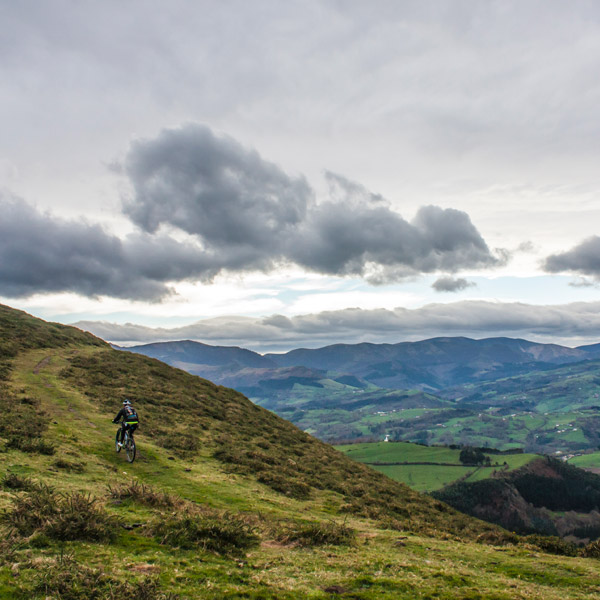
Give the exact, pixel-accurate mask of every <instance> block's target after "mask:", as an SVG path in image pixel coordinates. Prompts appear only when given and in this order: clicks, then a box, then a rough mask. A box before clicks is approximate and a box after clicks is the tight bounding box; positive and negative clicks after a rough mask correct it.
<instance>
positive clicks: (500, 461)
mask: <svg viewBox="0 0 600 600" xmlns="http://www.w3.org/2000/svg"><path fill="white" fill-rule="evenodd" d="M336 448H337V449H338V450H340V451H341V452H343V453H344V454H346V455H347V456H349V457H350V458H352V459H354V460H356V461H358V462H362V463H365V464H368V465H370V466H371V467H372V468H374V469H376V470H377V471H379V472H380V473H384V474H385V475H387V476H388V477H391V478H392V479H394V480H396V481H401V482H402V483H405V484H407V485H409V486H410V487H412V488H413V489H415V490H417V491H420V492H432V491H434V490H438V489H440V488H442V487H444V486H445V485H448V484H450V483H453V482H455V481H457V480H459V479H463V480H465V481H479V480H480V479H486V478H488V477H490V476H491V475H492V474H493V473H494V472H495V471H497V470H500V469H503V470H513V469H518V468H519V467H522V466H523V465H526V464H527V463H528V462H530V461H531V460H533V459H534V458H536V457H537V455H536V454H489V455H488V456H489V457H490V461H491V463H492V466H491V467H472V466H463V465H462V464H461V462H460V459H459V455H460V450H457V449H452V448H447V447H437V446H421V445H419V444H411V443H409V442H376V443H370V444H368V443H367V444H348V445H342V446H336ZM599 456H600V455H599ZM377 463H379V464H377ZM382 463H387V464H382ZM390 463H392V464H390ZM401 463H430V464H401Z"/></svg>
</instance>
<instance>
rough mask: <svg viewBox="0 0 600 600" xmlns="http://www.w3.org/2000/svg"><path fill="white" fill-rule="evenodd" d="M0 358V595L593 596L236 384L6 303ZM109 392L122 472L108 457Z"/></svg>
mask: <svg viewBox="0 0 600 600" xmlns="http://www.w3.org/2000/svg"><path fill="white" fill-rule="evenodd" d="M0 353H1V354H0V356H1V360H2V366H3V369H2V381H1V382H0V405H1V406H0V409H1V410H0V442H1V445H0V450H1V451H0V508H1V509H2V513H1V518H0V528H1V531H0V533H1V535H2V537H1V541H0V597H2V598H7V599H10V598H15V599H17V598H25V597H26V598H31V599H37V598H40V599H42V598H55V599H58V598H62V599H69V600H72V599H84V598H85V599H86V600H87V599H92V600H93V599H109V598H110V599H116V598H123V599H125V600H128V599H138V600H161V599H162V600H166V599H169V600H174V599H175V598H214V599H220V598H257V599H258V598H263V599H266V598H273V599H275V598H277V599H286V598H323V599H324V598H338V597H340V598H344V597H346V598H364V599H368V598H384V599H385V598H431V597H436V598H447V599H450V598H452V599H454V598H463V599H467V598H490V599H492V598H495V599H508V598H516V597H519V598H532V599H533V598H541V597H544V598H547V599H550V600H551V599H558V598H561V599H565V598H589V597H592V596H593V595H594V594H596V593H597V592H598V591H599V587H598V583H597V581H598V574H599V572H600V567H599V564H600V563H598V561H597V560H596V559H595V558H588V557H581V556H578V557H576V558H575V557H570V556H557V555H554V554H547V553H546V552H545V551H544V550H543V549H544V548H545V549H546V550H548V549H550V548H553V549H554V550H555V551H556V550H557V548H556V547H555V546H551V545H550V544H549V542H546V541H544V540H542V539H541V538H540V539H537V538H536V539H534V538H528V539H523V538H518V537H516V536H511V535H509V534H507V533H504V532H502V530H500V529H498V528H496V527H494V526H491V525H488V524H485V523H483V522H481V521H478V520H475V519H472V518H470V517H466V516H464V515H462V514H459V513H457V512H455V511H454V510H452V509H450V508H449V507H447V506H446V505H444V504H443V503H440V502H439V501H437V500H434V499H431V498H428V497H425V496H421V495H419V494H417V493H416V492H414V491H412V490H410V489H409V488H407V487H406V486H403V485H401V484H398V483H396V482H394V481H392V480H390V479H388V478H386V477H384V476H382V475H380V474H378V473H376V472H374V471H373V470H372V469H370V468H368V467H367V466H364V465H361V464H359V463H356V462H354V461H351V460H350V459H349V458H347V457H345V456H344V455H342V454H341V453H339V452H337V451H336V450H334V449H333V448H331V447H330V446H327V445H326V444H323V443H322V442H319V441H317V440H315V439H313V438H311V437H310V436H308V435H307V434H305V433H303V432H302V431H300V430H298V429H297V428H295V427H294V426H293V425H291V424H289V423H287V422H285V421H283V420H281V419H280V418H278V417H276V416H275V415H273V414H272V413H270V412H268V411H266V410H264V409H262V408H260V407H257V406H255V405H254V404H252V403H251V402H250V401H248V400H247V399H246V398H244V397H243V396H241V395H240V394H238V393H236V392H234V391H232V390H229V389H226V388H223V387H219V386H216V385H214V384H212V383H210V382H208V381H205V380H201V379H199V378H197V377H193V376H191V375H189V374H188V373H185V372H183V371H179V370H176V369H173V368H171V367H168V366H166V365H164V364H163V363H160V362H158V361H156V360H153V359H149V358H145V357H142V356H137V355H133V354H125V353H120V352H118V351H115V350H112V349H111V348H110V347H108V346H107V345H106V344H104V343H103V342H101V341H100V340H98V339H97V338H93V337H92V336H89V335H87V334H83V333H81V332H79V331H77V330H74V329H71V328H66V327H62V326H59V325H49V324H45V323H43V322H42V321H39V320H36V319H32V318H31V317H28V316H27V315H24V314H23V313H19V312H17V311H13V310H11V309H8V308H6V307H0ZM123 397H129V398H131V399H132V400H133V401H134V403H135V405H136V407H137V408H138V410H139V412H140V415H141V427H140V430H139V433H138V434H136V437H137V442H138V447H139V456H138V459H136V462H135V463H133V464H132V465H130V464H128V463H127V462H125V460H124V458H123V456H122V455H121V454H116V453H115V451H114V445H113V439H114V432H115V429H116V427H115V426H114V425H112V423H111V419H112V417H113V416H114V414H115V413H116V411H117V409H118V408H119V406H120V401H121V399H122V398H123ZM484 542H486V543H484ZM493 544H497V545H493ZM558 550H559V551H561V552H567V554H574V553H575V551H574V550H573V549H572V548H566V547H563V546H561V547H559V548H558ZM594 552H595V550H594V548H593V547H590V548H589V549H588V550H586V552H585V553H586V556H591V555H593V553H594ZM532 553H535V555H536V558H535V560H533V561H532V560H531V556H532Z"/></svg>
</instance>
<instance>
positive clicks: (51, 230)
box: [0, 0, 600, 351]
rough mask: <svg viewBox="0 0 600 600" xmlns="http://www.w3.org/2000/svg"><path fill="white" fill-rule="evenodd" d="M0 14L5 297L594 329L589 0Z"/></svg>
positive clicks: (437, 327)
mask: <svg viewBox="0 0 600 600" xmlns="http://www.w3.org/2000/svg"><path fill="white" fill-rule="evenodd" d="M0 19H1V21H2V23H3V27H2V31H1V32H0V57H1V58H0V69H1V72H0V75H1V77H0V115H1V118H2V135H1V136H0V303H3V304H8V305H10V306H14V307H16V308H21V309H23V310H26V311H28V312H30V313H32V314H34V315H37V316H40V317H42V318H45V319H50V320H55V321H59V322H63V323H78V324H79V326H82V327H85V328H87V329H89V330H90V331H92V332H94V333H96V334H98V335H100V336H102V337H103V338H105V339H108V340H110V341H115V342H117V343H128V342H144V341H154V340H159V339H160V340H164V339H181V338H188V339H196V340H199V341H203V342H207V343H213V344H225V345H241V346H246V347H249V348H252V349H255V350H258V351H270V350H286V349H289V348H292V347H298V346H305V347H317V346H322V345H325V344H328V343H335V342H359V341H372V342H382V341H386V342H397V341H404V340H415V339H423V338H427V337H433V336H438V335H468V336H471V337H477V338H481V337H487V336H494V335H508V336H511V337H524V338H528V339H534V340H540V341H545V342H558V343H565V344H568V345H577V344H584V343H594V342H598V341H600V287H599V282H600V237H599V235H600V170H599V169H598V164H599V158H600V4H599V3H598V2H595V1H594V0H572V1H571V2H563V1H561V0H556V1H554V0H514V1H511V0H504V1H495V0H481V1H478V2H473V1H471V0H467V1H463V0H450V1H448V0H443V1H442V0H415V1H414V2H412V1H408V0H389V1H388V0H374V1H372V2H365V1H358V0H356V1H352V0H344V1H342V0H299V1H295V0H290V1H288V2H285V3H283V2H279V1H276V0H256V1H253V2H247V1H237V0H227V1H217V0H194V1H192V0H174V1H171V2H168V3H166V2H163V1H161V0H154V1H152V0H143V1H141V0H139V1H138V0H128V1H127V2H122V1H121V2H117V1H116V0H114V1H113V0H103V2H92V1H91V0H90V1H85V0H84V1H79V2H75V1H72V0H40V1H38V2H35V3H28V2H12V1H11V0H0Z"/></svg>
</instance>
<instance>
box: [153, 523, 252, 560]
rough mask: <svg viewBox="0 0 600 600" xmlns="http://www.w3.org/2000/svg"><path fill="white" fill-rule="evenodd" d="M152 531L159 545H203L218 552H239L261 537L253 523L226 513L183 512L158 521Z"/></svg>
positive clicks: (188, 547) (189, 546) (188, 546)
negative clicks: (250, 523) (251, 524)
mask: <svg viewBox="0 0 600 600" xmlns="http://www.w3.org/2000/svg"><path fill="white" fill-rule="evenodd" d="M152 532H153V534H154V536H155V537H156V539H157V540H158V542H159V543H160V544H166V545H168V546H172V547H176V548H184V549H193V548H202V549H204V550H209V551H211V552H215V553H217V554H239V553H240V552H242V551H244V550H247V549H249V548H252V547H254V546H257V545H258V543H259V540H260V538H259V537H258V535H257V534H256V532H255V530H254V528H253V527H252V526H250V525H249V524H248V523H246V522H245V521H244V520H243V519H241V518H239V517H236V516H235V515H231V514H229V513H221V514H212V515H202V514H191V513H184V514H183V515H177V516H174V517H171V518H170V519H166V520H163V521H159V522H157V523H156V524H155V525H154V527H153V528H152Z"/></svg>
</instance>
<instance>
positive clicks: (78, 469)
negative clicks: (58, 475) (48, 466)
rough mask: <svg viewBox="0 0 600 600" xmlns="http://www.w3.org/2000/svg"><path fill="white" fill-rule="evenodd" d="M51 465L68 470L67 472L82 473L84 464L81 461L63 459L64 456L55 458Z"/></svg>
mask: <svg viewBox="0 0 600 600" xmlns="http://www.w3.org/2000/svg"><path fill="white" fill-rule="evenodd" d="M52 465H53V466H54V467H56V468H57V469H63V470H64V471H68V472H69V473H83V471H84V468H85V467H84V465H83V463H77V462H70V461H68V460H65V459H64V458H58V459H56V460H55V461H54V462H53V463H52Z"/></svg>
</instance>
